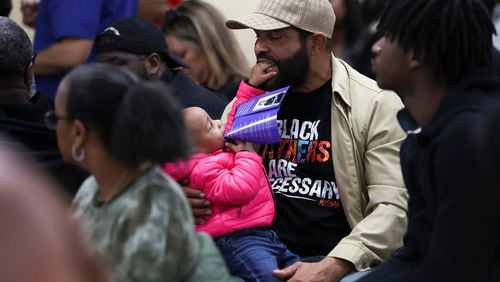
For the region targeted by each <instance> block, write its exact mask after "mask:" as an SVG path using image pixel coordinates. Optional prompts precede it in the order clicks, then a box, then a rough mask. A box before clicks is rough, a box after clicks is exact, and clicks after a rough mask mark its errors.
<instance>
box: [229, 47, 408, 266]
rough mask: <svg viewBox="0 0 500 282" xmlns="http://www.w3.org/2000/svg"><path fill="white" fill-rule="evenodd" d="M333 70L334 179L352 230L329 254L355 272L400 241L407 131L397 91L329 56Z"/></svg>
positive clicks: (379, 259)
mask: <svg viewBox="0 0 500 282" xmlns="http://www.w3.org/2000/svg"><path fill="white" fill-rule="evenodd" d="M332 69H333V72H332V73H333V74H334V75H333V77H332V91H333V99H332V120H331V124H332V148H336V150H335V153H334V154H333V163H334V165H335V170H334V171H335V180H336V182H337V185H338V187H339V191H340V199H341V201H342V206H343V207H344V212H345V215H346V217H347V221H348V222H349V225H350V226H351V228H352V231H351V233H350V234H349V235H348V236H346V237H344V238H343V239H342V240H341V241H340V242H339V243H338V244H337V246H336V247H335V248H334V249H333V250H332V251H331V252H330V253H329V254H328V256H332V257H338V258H342V259H345V260H348V261H350V262H352V263H353V264H354V266H355V267H356V269H357V270H358V271H359V270H365V269H367V268H369V267H370V266H372V265H374V264H377V263H380V262H382V261H383V260H385V259H387V258H388V257H389V256H390V254H391V253H392V252H394V251H395V250H396V249H397V248H399V247H400V246H402V244H403V235H404V234H405V232H406V224H407V215H406V211H407V200H408V195H407V192H406V188H405V187H404V183H403V179H402V175H401V167H400V163H399V147H400V144H401V141H402V140H403V139H404V138H405V133H404V132H403V130H402V129H401V127H400V126H399V123H398V121H397V119H396V113H397V112H398V111H399V110H400V109H401V108H402V107H403V104H402V102H401V100H400V99H399V97H398V96H396V94H395V93H393V92H389V91H382V90H381V89H380V88H378V87H377V84H376V82H375V81H373V80H371V79H369V78H367V77H365V76H363V75H361V74H360V73H358V72H357V71H356V70H354V69H353V68H352V67H350V66H349V65H348V64H347V63H345V62H344V61H342V60H340V59H337V58H335V57H333V56H332ZM231 104H232V103H231ZM231 104H230V105H228V107H226V111H225V112H224V114H223V119H225V118H226V116H227V112H228V111H229V109H230V107H231Z"/></svg>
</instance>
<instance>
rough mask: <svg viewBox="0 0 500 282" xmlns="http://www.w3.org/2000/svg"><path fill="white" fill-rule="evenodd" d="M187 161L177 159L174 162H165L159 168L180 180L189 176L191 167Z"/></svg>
mask: <svg viewBox="0 0 500 282" xmlns="http://www.w3.org/2000/svg"><path fill="white" fill-rule="evenodd" d="M188 162H189V161H179V162H175V163H166V164H164V165H163V166H162V167H161V168H162V170H163V172H165V173H166V174H168V175H170V177H172V178H173V179H175V180H176V181H181V180H184V179H186V178H189V175H190V172H191V169H190V167H191V166H190V165H189V163H188Z"/></svg>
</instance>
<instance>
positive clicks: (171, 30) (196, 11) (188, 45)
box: [163, 1, 250, 100]
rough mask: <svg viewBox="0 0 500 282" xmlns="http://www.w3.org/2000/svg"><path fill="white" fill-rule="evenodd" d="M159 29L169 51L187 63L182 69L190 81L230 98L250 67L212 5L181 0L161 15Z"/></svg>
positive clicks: (222, 19) (219, 14) (221, 17)
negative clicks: (172, 8) (162, 19)
mask: <svg viewBox="0 0 500 282" xmlns="http://www.w3.org/2000/svg"><path fill="white" fill-rule="evenodd" d="M163 32H164V33H165V36H166V40H167V42H168V45H169V46H170V50H171V51H172V52H173V53H175V54H177V55H178V56H179V57H181V58H182V59H183V60H184V61H185V62H186V64H187V65H188V66H189V68H186V69H185V71H186V73H187V74H188V75H189V77H191V79H192V80H194V81H196V82H198V83H199V84H201V85H203V86H205V87H208V88H209V89H213V90H215V91H217V92H220V93H223V94H225V95H226V97H227V98H228V99H229V100H231V99H233V98H234V96H235V94H236V90H237V89H238V86H239V84H240V81H241V80H244V79H246V78H247V76H248V73H249V70H250V68H249V66H248V63H247V61H246V59H245V57H244V55H243V52H242V51H241V49H240V47H239V45H238V42H237V41H236V39H235V37H234V36H233V34H232V33H231V31H229V30H227V28H226V27H225V26H224V18H223V16H222V15H221V13H220V12H219V11H218V10H217V9H216V8H215V7H213V6H212V5H210V4H209V3H207V2H205V1H184V2H182V3H181V4H180V5H179V6H177V8H176V9H175V10H170V11H168V12H167V13H166V14H165V20H164V22H163Z"/></svg>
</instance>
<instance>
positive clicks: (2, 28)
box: [0, 17, 33, 76]
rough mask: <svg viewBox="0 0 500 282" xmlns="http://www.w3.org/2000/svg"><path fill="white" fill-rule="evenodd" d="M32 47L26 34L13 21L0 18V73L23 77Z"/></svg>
mask: <svg viewBox="0 0 500 282" xmlns="http://www.w3.org/2000/svg"><path fill="white" fill-rule="evenodd" d="M32 54H33V46H32V44H31V40H30V39H29V37H28V35H27V34H26V32H25V31H24V30H23V29H22V28H21V27H20V26H19V25H18V24H17V23H15V22H14V21H13V20H11V19H9V18H6V17H0V73H1V75H8V76H11V75H15V76H24V72H25V71H26V67H28V65H29V64H30V61H31V56H32Z"/></svg>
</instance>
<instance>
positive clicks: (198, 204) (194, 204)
mask: <svg viewBox="0 0 500 282" xmlns="http://www.w3.org/2000/svg"><path fill="white" fill-rule="evenodd" d="M184 185H187V183H185V184H184ZM184 185H183V186H182V190H184V194H185V195H186V198H187V199H188V201H189V205H190V206H191V211H192V212H193V217H194V222H195V223H196V224H203V223H205V217H206V216H207V215H210V214H212V210H211V209H210V202H209V201H208V200H207V198H206V197H205V194H204V193H203V192H201V191H200V190H196V189H193V188H190V187H187V186H184Z"/></svg>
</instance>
